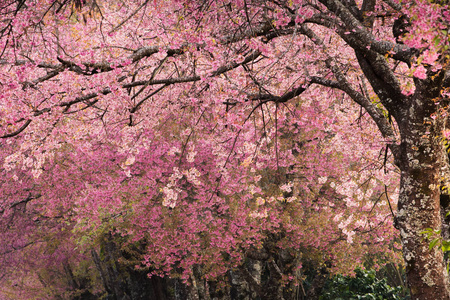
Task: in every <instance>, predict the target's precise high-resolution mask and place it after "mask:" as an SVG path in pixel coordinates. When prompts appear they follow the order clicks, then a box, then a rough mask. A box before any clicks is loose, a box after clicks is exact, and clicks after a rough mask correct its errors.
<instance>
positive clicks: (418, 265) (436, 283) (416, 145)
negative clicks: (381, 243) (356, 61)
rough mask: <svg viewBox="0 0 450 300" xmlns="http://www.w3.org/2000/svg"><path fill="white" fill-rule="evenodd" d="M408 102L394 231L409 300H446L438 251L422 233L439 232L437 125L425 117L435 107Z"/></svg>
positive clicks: (402, 123) (402, 128) (449, 293)
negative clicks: (400, 247)
mask: <svg viewBox="0 0 450 300" xmlns="http://www.w3.org/2000/svg"><path fill="white" fill-rule="evenodd" d="M420 96H421V94H420V93H416V96H415V97H413V98H412V99H411V103H410V105H409V106H408V108H407V109H405V110H404V119H403V120H399V122H398V124H399V129H400V134H401V146H400V148H401V149H400V157H399V161H398V162H397V164H398V166H399V167H400V170H401V181H400V197H399V202H398V215H397V221H398V228H399V229H400V234H401V240H402V244H403V256H404V258H405V263H406V275H407V281H408V286H409V287H410V288H411V295H412V299H420V300H428V299H429V300H436V299H450V291H449V279H448V274H447V271H446V266H445V263H444V258H443V253H442V251H441V249H440V247H434V248H432V249H430V240H427V239H426V238H425V236H424V234H423V233H422V232H423V231H424V230H425V229H427V228H431V229H433V230H439V229H441V226H442V223H441V213H440V188H439V184H440V182H441V163H442V162H441V161H440V160H442V155H441V154H442V153H441V151H442V145H441V140H440V139H439V138H438V137H439V135H440V131H441V129H440V127H439V125H438V124H436V123H435V122H434V120H433V119H431V118H430V116H431V115H432V113H433V112H434V110H435V109H436V108H435V106H436V105H435V104H434V102H433V101H432V100H430V99H429V98H428V99H427V100H424V99H419V98H418V97H420Z"/></svg>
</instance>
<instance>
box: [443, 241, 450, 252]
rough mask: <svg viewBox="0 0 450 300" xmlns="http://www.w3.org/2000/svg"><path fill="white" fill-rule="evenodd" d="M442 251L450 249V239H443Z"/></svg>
mask: <svg viewBox="0 0 450 300" xmlns="http://www.w3.org/2000/svg"><path fill="white" fill-rule="evenodd" d="M442 251H443V252H448V251H450V241H442Z"/></svg>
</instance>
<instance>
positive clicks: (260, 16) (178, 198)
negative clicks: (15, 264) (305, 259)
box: [0, 0, 450, 299]
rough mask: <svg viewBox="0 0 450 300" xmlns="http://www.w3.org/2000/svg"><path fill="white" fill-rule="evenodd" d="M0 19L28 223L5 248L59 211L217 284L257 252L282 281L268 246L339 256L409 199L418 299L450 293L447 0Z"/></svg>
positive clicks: (4, 115) (10, 178)
mask: <svg viewBox="0 0 450 300" xmlns="http://www.w3.org/2000/svg"><path fill="white" fill-rule="evenodd" d="M0 14H1V15H2V16H3V19H2V27H1V31H0V34H1V38H0V47H1V49H2V53H1V61H0V63H1V68H2V73H1V74H0V84H1V95H0V97H1V101H0V118H1V119H0V126H1V127H0V131H1V133H0V135H1V137H2V144H1V154H2V159H3V168H2V170H1V171H2V175H3V176H2V178H4V179H3V180H4V184H2V191H3V194H5V195H11V196H10V197H8V199H7V200H5V201H4V203H3V204H2V211H1V212H2V214H3V215H2V219H4V220H5V222H6V223H5V225H4V226H5V228H11V229H13V227H14V226H13V225H11V224H13V223H12V222H13V220H18V219H20V220H23V221H20V222H19V221H17V222H18V223H17V224H29V225H23V226H25V227H20V228H21V229H20V230H16V231H14V230H10V231H8V230H5V232H4V234H5V236H6V235H9V236H8V240H10V241H14V242H15V243H16V244H12V243H11V244H10V246H11V247H12V248H11V249H5V250H4V252H5V253H6V252H11V251H12V250H16V248H30V247H31V248H33V247H35V246H36V245H32V246H30V245H29V243H30V241H31V240H33V238H34V237H37V236H39V234H38V233H36V235H35V236H34V237H33V238H32V237H27V236H24V235H20V233H21V231H23V228H33V226H34V228H35V227H36V224H39V226H41V224H42V222H44V219H45V220H46V222H48V223H46V224H45V225H44V226H46V227H45V228H49V230H50V229H51V230H50V231H52V230H53V231H54V232H55V234H60V232H62V231H64V230H61V226H62V227H63V228H64V226H63V225H61V224H56V223H53V222H55V221H54V220H57V219H58V218H62V219H64V220H65V221H66V222H68V223H70V226H69V225H67V227H66V228H69V227H70V230H72V231H73V232H74V235H75V236H76V235H78V236H82V237H85V238H84V239H83V243H84V244H83V243H81V244H82V245H86V244H89V237H95V236H96V235H99V234H100V233H102V232H104V231H105V230H112V231H113V232H114V234H117V235H123V236H127V237H128V239H129V241H130V243H133V242H138V241H141V242H142V241H145V244H146V245H147V246H146V249H145V251H144V252H143V253H142V255H143V256H142V257H143V263H144V264H145V265H148V266H152V267H154V270H155V271H154V272H153V273H154V274H169V275H170V274H172V272H174V271H178V270H182V272H181V273H182V274H183V275H182V276H183V278H184V279H185V280H186V281H189V280H191V281H192V280H194V279H195V276H194V277H193V276H192V274H193V273H194V270H195V269H196V267H197V266H198V265H201V266H202V268H203V270H204V272H205V276H206V277H207V276H211V277H214V276H219V275H220V274H223V273H224V272H225V271H226V270H227V269H229V268H232V267H237V266H238V265H239V264H241V263H242V259H243V257H244V256H243V255H242V253H245V257H250V258H251V257H254V258H256V257H260V258H261V257H263V258H264V259H265V260H266V261H267V262H268V264H269V265H270V272H271V275H273V277H271V278H273V280H274V283H275V282H279V281H280V280H282V279H283V278H282V277H283V272H280V271H279V266H278V265H277V263H276V260H275V254H274V253H275V250H274V249H277V251H278V252H279V251H281V250H282V249H297V250H298V247H299V245H301V246H302V247H312V248H315V249H319V250H322V251H324V252H325V250H330V249H331V250H330V252H331V253H330V254H329V257H328V260H332V261H333V263H334V266H335V267H338V266H339V265H341V264H343V262H344V261H348V259H347V258H346V257H343V256H342V255H343V253H346V251H345V249H346V247H347V246H348V245H350V244H356V242H357V241H362V240H363V239H366V238H367V237H369V238H370V239H371V240H372V241H375V243H374V244H375V245H376V244H379V245H387V244H390V243H391V242H392V239H393V238H394V234H393V228H392V226H391V227H389V226H388V225H391V224H390V223H392V220H390V219H389V218H390V216H391V215H392V214H394V212H393V210H392V206H395V204H396V202H397V197H398V211H397V212H396V217H395V219H394V221H393V224H392V225H394V226H395V227H396V228H397V229H399V231H400V236H401V241H402V246H403V257H404V259H405V263H406V270H407V279H408V284H409V286H410V287H411V294H412V298H413V299H448V298H449V297H450V295H449V282H448V274H447V271H446V267H445V263H444V258H443V254H442V251H440V249H438V248H436V247H435V248H430V247H429V241H427V240H426V239H425V238H424V235H423V234H422V232H423V231H424V230H426V229H427V228H431V229H433V230H441V229H442V230H441V231H442V232H444V231H445V230H444V229H445V228H446V227H445V226H444V225H445V224H444V223H443V221H445V217H444V216H445V213H446V212H447V211H448V207H447V205H448V203H445V201H440V200H441V199H444V198H445V197H441V194H442V193H445V190H446V189H445V187H446V186H447V178H449V174H448V171H449V168H448V167H449V166H448V157H447V153H446V149H445V147H444V143H443V141H445V140H446V138H447V136H448V129H447V128H446V126H447V124H446V120H447V109H448V103H447V102H448V98H447V93H448V85H449V79H448V76H447V65H448V44H449V38H448V26H449V21H450V13H449V12H448V6H447V4H446V3H441V2H439V3H438V2H432V1H431V2H425V1H415V2H412V1H402V2H396V1H393V0H385V1H374V0H364V1H353V0H349V1H339V0H319V1H303V0H294V1H262V0H254V1H250V0H248V1H247V0H242V1H228V2H227V1H225V2H221V1H176V0H173V1H137V0H135V1H125V2H124V1H99V0H97V1H94V0H91V1H81V0H77V1H54V0H46V1H45V0H34V1H26V0H20V1H12V0H11V1H4V2H2V4H1V5H0ZM424 16H427V17H426V18H424ZM357 106H359V108H358V107H357ZM380 150H381V151H380ZM394 165H395V167H394ZM362 168H364V169H362ZM395 168H396V169H395ZM395 170H398V171H399V173H400V176H399V177H400V183H399V185H398V190H397V192H396V191H395V190H396V186H395V184H396V182H397V179H398V176H397V175H395ZM379 206H380V207H379ZM374 207H379V208H377V209H376V210H375V211H373V209H374ZM26 213H30V215H31V216H32V217H28V218H27V217H26ZM33 218H34V219H33ZM30 221H33V222H30ZM21 226H22V225H21ZM26 226H28V227H26ZM39 226H38V227H39ZM41 228H44V227H41ZM105 228H106V229H105ZM388 228H390V229H388ZM380 230H381V231H386V232H388V233H380ZM29 232H31V230H30V231H29ZM58 232H59V233H58ZM359 233H364V234H359ZM444 237H445V236H444ZM35 241H36V240H35ZM268 245H273V247H272V246H270V247H269V246H268ZM332 245H338V246H336V247H335V246H332ZM361 245H362V244H361ZM371 249H373V250H376V251H377V250H380V249H376V247H375V246H373V247H371ZM35 251H37V250H35ZM12 252H14V251H12ZM63 252H64V251H63ZM69 252H70V251H69ZM361 252H362V251H360V252H359V253H360V254H361ZM64 253H66V254H67V253H68V251H65V252H64ZM217 253H220V255H217ZM347 253H348V252H347ZM63 256H64V255H63V254H61V256H59V257H63ZM340 256H341V257H340ZM356 257H358V256H356ZM360 257H361V255H360V256H359V258H360ZM16 258H17V257H16ZM293 261H294V260H291V263H292V262H293ZM356 261H357V259H356ZM300 267H301V265H300V264H299V263H297V264H296V265H295V266H294V268H293V270H291V271H292V272H294V271H295V270H298V268H300ZM291 271H290V272H291ZM244 275H245V274H244ZM247 275H248V274H247ZM249 278H250V277H249ZM253 279H254V278H253ZM250 281H251V280H250ZM253 288H254V290H255V291H257V293H259V294H260V296H264V295H265V296H267V295H269V294H270V293H272V292H271V291H269V290H261V289H260V286H258V284H257V282H256V283H254V287H253ZM274 294H276V295H280V293H272V294H270V295H274ZM277 297H278V296H277ZM274 299H275V298H274Z"/></svg>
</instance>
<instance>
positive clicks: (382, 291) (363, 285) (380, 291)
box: [319, 268, 403, 300]
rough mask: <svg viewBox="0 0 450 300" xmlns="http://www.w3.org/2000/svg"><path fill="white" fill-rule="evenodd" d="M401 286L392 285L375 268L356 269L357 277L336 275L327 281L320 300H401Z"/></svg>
mask: <svg viewBox="0 0 450 300" xmlns="http://www.w3.org/2000/svg"><path fill="white" fill-rule="evenodd" d="M400 293H401V287H395V288H394V287H390V286H389V285H388V284H387V283H386V279H384V278H383V279H381V280H380V279H377V278H376V276H375V271H373V270H369V271H367V270H362V269H359V268H358V269H356V270H355V277H352V276H342V275H340V274H338V275H335V276H334V277H333V278H331V279H330V280H328V282H327V283H326V285H325V287H324V289H323V291H322V295H321V296H320V298H319V299H320V300H353V299H355V300H356V299H358V300H401V299H403V298H401V297H400V296H399V294H400Z"/></svg>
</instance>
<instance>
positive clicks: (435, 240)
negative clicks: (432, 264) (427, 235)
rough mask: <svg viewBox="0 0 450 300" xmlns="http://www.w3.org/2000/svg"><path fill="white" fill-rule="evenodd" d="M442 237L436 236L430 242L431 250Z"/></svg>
mask: <svg viewBox="0 0 450 300" xmlns="http://www.w3.org/2000/svg"><path fill="white" fill-rule="evenodd" d="M440 239H441V238H435V239H434V240H432V241H431V243H430V250H431V249H433V248H434V246H436V245H437V243H438V242H439V241H440Z"/></svg>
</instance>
